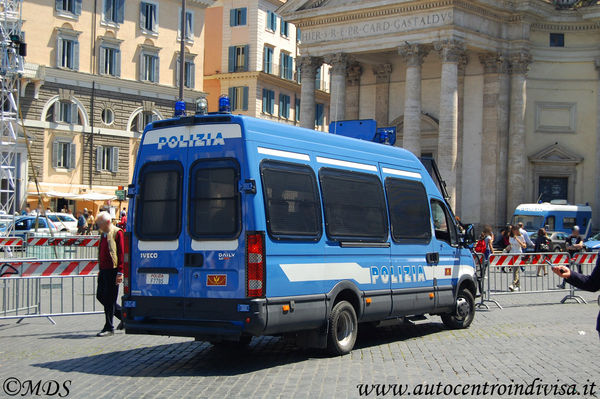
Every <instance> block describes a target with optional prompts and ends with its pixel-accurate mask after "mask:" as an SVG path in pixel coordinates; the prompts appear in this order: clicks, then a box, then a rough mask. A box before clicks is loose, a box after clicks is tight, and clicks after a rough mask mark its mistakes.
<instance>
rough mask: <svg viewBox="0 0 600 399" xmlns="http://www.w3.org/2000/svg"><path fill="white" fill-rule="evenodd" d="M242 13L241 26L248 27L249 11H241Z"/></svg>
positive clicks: (244, 9) (243, 9)
mask: <svg viewBox="0 0 600 399" xmlns="http://www.w3.org/2000/svg"><path fill="white" fill-rule="evenodd" d="M241 12H242V18H241V20H242V21H241V24H240V25H246V18H247V14H248V9H247V8H246V7H244V8H242V9H241Z"/></svg>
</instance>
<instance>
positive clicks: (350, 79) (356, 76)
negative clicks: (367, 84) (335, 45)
mask: <svg viewBox="0 0 600 399" xmlns="http://www.w3.org/2000/svg"><path fill="white" fill-rule="evenodd" d="M361 75H362V67H361V66H360V64H359V63H358V62H353V63H351V64H350V65H348V69H346V82H347V83H348V84H349V85H351V86H355V85H358V84H359V83H360V76H361Z"/></svg>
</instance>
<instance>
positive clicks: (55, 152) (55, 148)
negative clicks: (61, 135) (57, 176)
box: [52, 140, 58, 169]
mask: <svg viewBox="0 0 600 399" xmlns="http://www.w3.org/2000/svg"><path fill="white" fill-rule="evenodd" d="M52 167H53V168H54V169H56V168H58V141H56V140H55V141H53V142H52Z"/></svg>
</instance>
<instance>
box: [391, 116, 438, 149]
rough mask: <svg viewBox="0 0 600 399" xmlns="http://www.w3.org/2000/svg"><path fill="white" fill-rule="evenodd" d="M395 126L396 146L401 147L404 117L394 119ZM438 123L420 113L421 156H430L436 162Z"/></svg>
mask: <svg viewBox="0 0 600 399" xmlns="http://www.w3.org/2000/svg"><path fill="white" fill-rule="evenodd" d="M391 126H396V146H397V147H402V141H403V136H404V115H402V116H399V117H398V118H396V119H394V120H393V121H392V123H391ZM439 126H440V124H439V121H438V120H437V119H436V118H434V117H433V116H431V115H429V114H426V113H423V112H422V113H421V156H430V157H433V159H435V160H436V161H437V154H438V132H439Z"/></svg>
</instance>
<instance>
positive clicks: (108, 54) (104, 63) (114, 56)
mask: <svg viewBox="0 0 600 399" xmlns="http://www.w3.org/2000/svg"><path fill="white" fill-rule="evenodd" d="M99 63H100V68H99V69H100V74H101V75H109V76H116V77H119V76H121V51H120V50H119V49H118V48H115V47H113V46H108V45H105V44H103V45H101V46H100V57H99Z"/></svg>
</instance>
